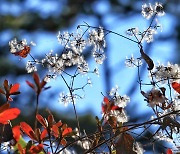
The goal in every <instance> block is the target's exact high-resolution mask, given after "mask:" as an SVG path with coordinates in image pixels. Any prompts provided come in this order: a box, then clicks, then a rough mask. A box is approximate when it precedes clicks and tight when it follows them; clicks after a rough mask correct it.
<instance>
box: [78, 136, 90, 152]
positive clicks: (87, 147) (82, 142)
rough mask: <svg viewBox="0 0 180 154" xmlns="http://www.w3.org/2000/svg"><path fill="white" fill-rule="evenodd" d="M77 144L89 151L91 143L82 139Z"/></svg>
mask: <svg viewBox="0 0 180 154" xmlns="http://www.w3.org/2000/svg"><path fill="white" fill-rule="evenodd" d="M77 144H78V145H80V146H81V147H82V148H83V149H85V150H89V149H90V148H91V146H92V143H91V142H90V141H89V140H88V139H86V138H85V139H82V140H81V141H78V142H77Z"/></svg>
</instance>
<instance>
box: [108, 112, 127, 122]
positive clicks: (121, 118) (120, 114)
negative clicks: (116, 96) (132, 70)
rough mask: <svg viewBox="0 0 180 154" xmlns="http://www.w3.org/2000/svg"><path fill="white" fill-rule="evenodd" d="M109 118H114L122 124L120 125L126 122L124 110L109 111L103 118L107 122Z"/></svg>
mask: <svg viewBox="0 0 180 154" xmlns="http://www.w3.org/2000/svg"><path fill="white" fill-rule="evenodd" d="M111 116H114V117H116V118H117V121H118V122H122V123H125V122H128V117H127V114H126V112H125V110H123V109H122V110H121V112H120V111H118V110H111V111H110V112H109V113H108V115H106V116H105V118H106V119H107V120H108V119H109V117H111Z"/></svg>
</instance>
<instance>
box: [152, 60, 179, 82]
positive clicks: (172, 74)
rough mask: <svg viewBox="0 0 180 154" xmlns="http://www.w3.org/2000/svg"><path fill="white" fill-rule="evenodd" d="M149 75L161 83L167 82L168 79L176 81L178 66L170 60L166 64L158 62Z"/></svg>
mask: <svg viewBox="0 0 180 154" xmlns="http://www.w3.org/2000/svg"><path fill="white" fill-rule="evenodd" d="M151 75H153V76H154V77H155V78H156V80H157V81H159V82H161V83H167V81H168V80H171V81H177V80H179V79H180V66H179V65H178V64H171V63H170V62H168V63H167V65H163V64H160V63H158V65H157V66H156V67H155V69H154V70H153V73H152V74H151Z"/></svg>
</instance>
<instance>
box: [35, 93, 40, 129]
mask: <svg viewBox="0 0 180 154" xmlns="http://www.w3.org/2000/svg"><path fill="white" fill-rule="evenodd" d="M38 105H39V94H37V96H36V110H35V122H34V130H36V128H37V119H36V115H37V114H38Z"/></svg>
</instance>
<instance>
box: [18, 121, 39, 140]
mask: <svg viewBox="0 0 180 154" xmlns="http://www.w3.org/2000/svg"><path fill="white" fill-rule="evenodd" d="M20 126H21V129H22V130H23V132H24V133H25V134H26V135H28V136H29V137H30V138H31V139H33V140H36V139H37V138H36V136H35V133H34V131H33V129H32V128H31V126H29V125H28V124H27V123H26V122H21V123H20Z"/></svg>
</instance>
